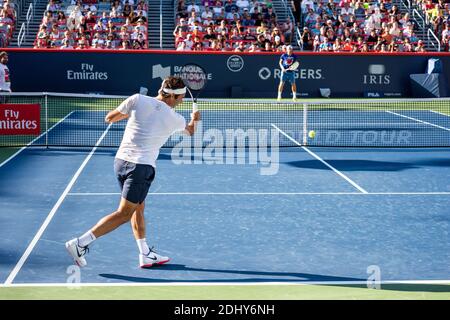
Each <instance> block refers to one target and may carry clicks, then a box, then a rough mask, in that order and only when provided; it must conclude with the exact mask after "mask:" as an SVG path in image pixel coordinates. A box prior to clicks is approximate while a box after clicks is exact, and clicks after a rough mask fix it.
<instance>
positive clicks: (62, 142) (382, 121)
mask: <svg viewBox="0 0 450 320" xmlns="http://www.w3.org/2000/svg"><path fill="white" fill-rule="evenodd" d="M125 98H126V97H125V96H103V95H78V94H61V93H13V94H7V95H6V96H3V97H2V102H3V104H0V146H1V147H19V146H26V145H28V146H47V147H92V146H94V145H95V144H96V143H97V141H98V140H99V138H100V136H101V135H102V134H103V133H104V132H105V130H106V129H107V124H106V123H105V122H104V117H105V115H106V114H107V113H108V112H109V111H110V110H113V109H115V108H116V107H117V106H118V105H119V104H120V103H121V102H122V101H123V100H124V99H125ZM5 100H6V104H5ZM198 105H199V110H200V111H201V113H202V121H201V125H200V126H199V130H198V132H197V134H196V135H195V136H194V137H193V138H187V137H186V136H183V135H181V134H176V135H174V136H172V137H171V138H170V139H169V141H168V142H167V143H166V145H165V147H174V146H177V145H179V144H180V143H181V142H183V143H184V144H186V143H188V144H189V143H191V144H192V146H202V147H207V146H215V147H218V146H220V145H222V146H226V147H228V146H232V147H248V146H258V145H267V146H270V145H273V144H275V143H276V144H277V145H278V146H280V147H289V146H298V145H307V146H326V147H450V99H389V100H385V99H378V100H366V99H361V100H317V101H310V102H298V103H293V102H277V101H275V100H272V101H268V100H227V99H223V100H211V99H203V100H199V101H198ZM30 108H34V109H33V110H35V112H37V114H36V115H35V117H38V118H39V123H38V128H36V130H34V131H33V132H32V133H29V131H27V130H26V129H27V128H25V127H26V126H27V123H26V121H29V120H26V119H25V120H24V118H22V117H25V118H26V117H28V116H27V112H28V111H29V109H30ZM177 111H178V112H179V113H181V114H182V115H183V116H185V117H186V119H187V120H188V119H189V117H190V112H191V102H190V101H189V99H186V100H185V102H184V103H183V104H182V105H181V106H179V107H177ZM31 117H32V116H31ZM23 126H25V127H23ZM125 126H126V121H122V122H119V123H115V124H114V125H112V126H111V127H110V129H109V131H108V132H107V134H106V136H105V138H104V139H103V140H102V142H101V144H100V145H99V146H100V147H117V146H118V145H119V144H120V142H121V139H122V135H123V131H124V129H125ZM22 129H23V130H22ZM312 130H313V131H314V132H315V136H314V137H313V138H312V135H309V134H308V133H309V132H310V131H312ZM190 139H192V140H190Z"/></svg>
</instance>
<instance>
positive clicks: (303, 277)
mask: <svg viewBox="0 0 450 320" xmlns="http://www.w3.org/2000/svg"><path fill="white" fill-rule="evenodd" d="M157 268H158V269H159V268H164V271H186V272H211V273H218V274H220V273H226V274H236V275H246V276H263V277H264V278H253V277H249V278H245V279H241V278H237V279H212V280H211V279H208V280H174V279H155V278H154V277H148V278H146V277H133V276H125V275H120V274H110V273H102V274H99V275H100V276H101V277H103V278H108V279H115V280H125V281H130V282H180V283H183V282H198V283H201V282H225V283H226V282H269V281H276V282H299V281H317V282H318V281H366V280H365V279H357V278H347V277H334V276H326V275H317V274H308V273H294V272H267V271H249V270H224V269H203V268H191V267H187V266H186V265H182V264H167V265H164V266H158V267H157ZM150 271H151V269H149V272H150ZM286 277H291V278H292V279H286Z"/></svg>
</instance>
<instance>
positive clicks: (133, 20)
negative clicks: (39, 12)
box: [34, 0, 148, 50]
mask: <svg viewBox="0 0 450 320" xmlns="http://www.w3.org/2000/svg"><path fill="white" fill-rule="evenodd" d="M147 12H148V3H147V1H145V0H121V1H119V0H114V1H111V2H110V1H101V0H63V1H61V0H49V3H48V5H47V10H46V11H45V13H44V17H43V18H42V23H41V26H40V30H39V32H38V34H37V35H36V40H35V44H34V48H40V49H41V48H49V49H110V50H112V49H118V50H123V49H136V50H138V49H147V48H148V41H147V30H148V21H147Z"/></svg>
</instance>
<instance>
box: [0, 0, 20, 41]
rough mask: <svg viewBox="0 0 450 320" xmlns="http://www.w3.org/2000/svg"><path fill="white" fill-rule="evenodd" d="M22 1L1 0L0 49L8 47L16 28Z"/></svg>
mask: <svg viewBox="0 0 450 320" xmlns="http://www.w3.org/2000/svg"><path fill="white" fill-rule="evenodd" d="M18 1H20V0H0V5H1V10H0V47H7V46H8V44H9V42H10V41H11V38H12V35H13V32H14V30H15V28H16V19H17V7H18Z"/></svg>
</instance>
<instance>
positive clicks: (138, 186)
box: [114, 158, 155, 203]
mask: <svg viewBox="0 0 450 320" xmlns="http://www.w3.org/2000/svg"><path fill="white" fill-rule="evenodd" d="M114 171H115V173H116V177H117V180H118V181H119V185H120V189H121V190H122V198H125V199H127V200H128V201H130V202H132V203H142V202H144V200H145V198H146V197H147V193H148V190H149V189H150V186H151V184H152V182H153V179H155V168H153V167H152V166H151V165H149V164H136V163H133V162H129V161H125V160H122V159H117V158H115V159H114Z"/></svg>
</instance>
